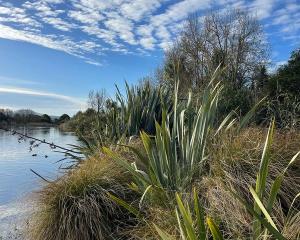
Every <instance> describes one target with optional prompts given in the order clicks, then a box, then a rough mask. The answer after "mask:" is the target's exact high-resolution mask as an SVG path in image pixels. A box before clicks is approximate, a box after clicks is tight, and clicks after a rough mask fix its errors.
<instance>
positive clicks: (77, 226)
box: [30, 156, 137, 240]
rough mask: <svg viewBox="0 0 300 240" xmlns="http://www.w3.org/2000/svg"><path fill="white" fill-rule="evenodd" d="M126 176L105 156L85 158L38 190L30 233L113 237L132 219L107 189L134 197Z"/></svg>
mask: <svg viewBox="0 0 300 240" xmlns="http://www.w3.org/2000/svg"><path fill="white" fill-rule="evenodd" d="M129 181H130V176H129V175H128V174H126V173H125V172H124V170H123V169H121V168H120V167H119V166H118V165H116V164H115V162H114V161H112V160H111V159H108V158H106V157H103V156H102V157H98V158H91V159H88V160H86V161H85V162H84V163H83V164H82V165H81V166H80V167H79V168H77V169H75V170H73V171H71V172H70V173H68V174H67V175H65V176H64V177H62V178H61V179H59V180H57V181H56V182H53V183H50V184H48V185H46V186H45V187H44V188H43V190H42V191H40V192H39V194H38V202H39V205H38V212H37V213H36V214H35V215H34V216H33V223H32V224H31V226H32V227H31V229H30V237H31V239H35V240H62V239H64V240H75V239H76V240H89V239H90V240H92V239H95V240H97V239H116V236H119V234H120V233H121V230H122V229H124V228H127V227H128V225H130V224H131V223H132V222H134V221H135V219H133V218H132V216H130V215H129V214H128V212H126V211H125V210H124V209H122V208H121V207H119V206H118V205H116V204H115V203H114V202H112V201H111V199H110V198H109V197H108V195H107V193H108V192H109V193H113V194H114V195H116V196H118V197H120V198H122V199H125V200H127V201H134V200H135V199H136V198H137V196H136V194H135V193H133V192H132V191H131V190H129V189H128V187H127V183H129Z"/></svg>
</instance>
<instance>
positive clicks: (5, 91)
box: [0, 86, 86, 115]
mask: <svg viewBox="0 0 300 240" xmlns="http://www.w3.org/2000/svg"><path fill="white" fill-rule="evenodd" d="M0 102H1V104H0V108H10V109H13V110H17V109H24V108H26V109H27V108H30V109H32V110H34V111H36V112H40V113H48V114H54V115H55V114H63V113H66V112H67V113H69V114H74V113H76V112H77V111H78V110H84V109H86V100H85V99H81V98H76V97H71V96H68V95H64V94H58V93H53V92H46V91H41V90H38V89H31V88H20V87H13V86H0Z"/></svg>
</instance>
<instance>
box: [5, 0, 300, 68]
mask: <svg viewBox="0 0 300 240" xmlns="http://www.w3.org/2000/svg"><path fill="white" fill-rule="evenodd" d="M234 7H238V8H242V9H244V10H247V11H249V12H252V13H255V14H257V16H258V17H259V19H261V20H262V21H263V23H264V27H265V28H266V29H268V30H270V29H271V28H272V27H274V26H275V27H276V31H277V33H279V34H281V36H279V37H280V38H282V39H285V40H287V41H289V42H294V43H295V42H299V38H297V35H299V28H300V20H299V19H300V11H299V10H300V4H299V3H298V2H297V1H295V0H287V1H285V2H283V1H279V0H253V1H246V0H220V1H215V0H176V1H175V0H173V1H172V0H134V1H133V0H109V1H108V0H107V1H104V0H68V1H66V0H27V1H25V2H24V3H23V4H21V5H19V4H18V5H17V3H16V1H11V2H9V3H7V2H6V3H3V1H0V34H1V35H0V38H6V39H11V40H17V41H26V42H30V43H33V44H38V45H41V46H44V47H48V48H52V49H56V50H59V51H64V52H66V53H68V54H72V55H74V56H76V57H79V58H82V59H83V60H84V61H85V62H87V63H90V64H94V65H101V63H98V62H96V61H94V60H93V59H96V58H95V55H96V56H98V55H101V54H103V53H104V52H105V53H107V52H111V53H113V52H118V53H120V54H129V53H137V54H139V53H145V54H146V52H149V53H151V51H152V50H156V49H166V48H168V47H170V46H171V45H172V42H173V41H174V39H175V37H176V36H177V35H178V33H179V32H180V31H181V29H182V28H183V23H184V21H185V20H186V18H187V17H188V15H189V14H193V13H195V12H198V13H199V14H200V17H203V15H204V14H205V13H207V12H209V10H215V9H220V10H221V11H224V12H225V11H227V10H228V9H230V8H234ZM1 23H2V24H1ZM272 30H273V29H272ZM272 30H270V31H272ZM50 33H51V34H50ZM275 34H276V33H275ZM92 54H93V55H94V56H92V58H93V59H90V57H88V56H91V55H92Z"/></svg>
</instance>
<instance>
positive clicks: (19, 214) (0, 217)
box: [0, 196, 35, 240]
mask: <svg viewBox="0 0 300 240" xmlns="http://www.w3.org/2000/svg"><path fill="white" fill-rule="evenodd" d="M34 206H35V202H34V200H33V199H32V198H31V197H30V196H28V197H25V198H23V199H20V200H18V201H15V202H12V203H9V204H6V205H0V212H1V214H0V239H1V240H12V239H14V240H25V239H27V238H26V233H27V232H28V226H29V224H30V216H31V214H32V213H33V212H34Z"/></svg>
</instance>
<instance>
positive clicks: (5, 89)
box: [0, 87, 85, 108]
mask: <svg viewBox="0 0 300 240" xmlns="http://www.w3.org/2000/svg"><path fill="white" fill-rule="evenodd" d="M0 93H12V94H22V95H31V96H40V97H50V98H55V99H60V100H64V101H67V102H70V103H73V104H75V105H77V106H79V107H80V108H82V106H84V104H85V102H84V101H82V100H79V99H77V98H74V97H70V96H66V95H61V94H56V93H50V92H43V91H39V90H33V89H26V88H10V87H0Z"/></svg>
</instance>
